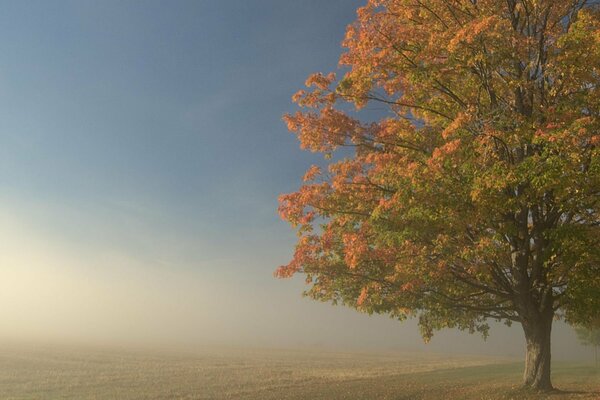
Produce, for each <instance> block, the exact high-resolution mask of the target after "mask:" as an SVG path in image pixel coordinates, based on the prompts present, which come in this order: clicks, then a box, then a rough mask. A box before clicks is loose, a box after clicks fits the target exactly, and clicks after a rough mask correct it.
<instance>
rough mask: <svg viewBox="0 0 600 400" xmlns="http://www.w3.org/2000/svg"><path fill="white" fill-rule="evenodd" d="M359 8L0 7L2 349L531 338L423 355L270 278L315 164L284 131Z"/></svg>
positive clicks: (309, 2)
mask: <svg viewBox="0 0 600 400" xmlns="http://www.w3.org/2000/svg"><path fill="white" fill-rule="evenodd" d="M362 3H363V2H362V1H354V0H327V1H321V0H303V1H291V0H290V1H282V0H253V1H247V0H246V1H233V0H227V1H217V0H213V1H169V2H166V1H143V2H142V1H102V2H99V1H53V2H48V1H18V2H16V1H15V2H4V3H3V5H2V13H0V49H1V54H2V57H0V186H1V188H0V218H1V219H2V221H3V224H2V228H0V230H1V231H0V312H1V313H2V314H3V318H0V320H2V322H0V336H7V337H9V336H10V337H13V338H14V337H31V338H36V337H38V338H39V337H44V336H47V337H52V338H55V339H64V340H72V339H73V340H74V339H77V338H87V337H89V338H92V339H94V340H100V341H107V342H110V341H111V340H115V341H116V340H125V341H129V342H143V341H147V342H163V343H164V342H182V343H220V344H250V345H257V346H268V345H275V346H298V345H300V346H302V345H314V344H317V345H322V346H326V347H330V348H334V347H335V346H341V347H352V348H363V347H382V346H383V347H398V348H411V349H419V350H425V349H428V350H431V351H443V350H447V346H446V345H447V343H453V346H455V347H456V349H457V351H471V350H473V349H475V350H480V351H489V352H495V353H504V352H508V353H510V354H516V353H518V352H519V351H520V349H521V347H522V346H521V343H520V338H521V332H520V331H518V329H519V328H515V329H513V330H511V331H508V330H506V329H499V332H500V334H499V335H497V336H496V339H493V338H494V336H492V339H491V341H490V343H488V344H484V343H483V342H481V341H480V340H479V339H476V344H475V345H474V344H473V343H474V342H473V338H471V337H469V336H465V335H458V334H454V333H446V334H444V335H445V336H444V335H442V336H441V337H442V338H445V339H440V340H438V341H437V342H436V340H435V339H434V343H433V344H432V345H431V346H429V347H424V346H423V344H422V342H421V341H420V339H419V336H418V333H417V330H416V328H415V324H414V323H413V322H409V323H407V324H404V325H400V324H398V323H396V322H394V321H391V320H389V319H387V318H386V317H367V316H365V315H361V314H358V313H356V312H354V311H351V310H346V309H341V308H334V307H331V306H327V305H324V304H318V303H313V302H310V301H308V300H306V299H302V298H301V296H300V292H301V290H302V284H301V282H300V281H301V279H297V280H292V281H278V280H275V279H274V278H273V277H272V272H273V270H274V269H275V267H277V266H278V265H280V264H282V263H285V262H287V261H288V259H289V257H290V256H291V253H292V251H293V244H294V239H295V235H294V233H293V232H292V231H291V229H290V228H289V227H288V226H287V225H286V224H285V223H284V222H282V221H280V220H279V217H278V216H277V212H276V208H277V196H278V195H279V194H280V193H283V192H289V191H292V190H294V189H295V188H297V187H298V185H299V183H300V177H301V176H302V174H303V173H304V170H305V169H306V168H307V167H308V166H309V165H310V164H311V163H313V162H315V161H316V160H318V159H319V158H318V157H317V156H315V155H311V154H308V153H305V152H301V151H300V150H299V148H298V143H297V141H296V139H295V137H294V136H293V135H291V134H289V133H288V132H287V131H286V129H285V126H284V124H283V123H282V122H281V116H282V114H284V113H285V112H288V111H291V110H293V109H294V108H293V105H292V103H291V101H290V97H291V95H292V94H293V93H294V92H295V91H296V90H298V89H300V88H301V87H302V84H303V82H304V80H305V79H306V77H307V76H308V75H309V74H310V73H313V72H328V71H331V70H334V69H335V67H336V65H337V60H338V57H339V55H340V53H341V51H342V49H341V47H340V42H341V40H342V38H343V35H344V32H345V27H346V25H347V24H348V23H350V22H351V21H352V20H353V19H354V16H355V10H356V8H357V7H358V6H359V5H361V4H362ZM492 335H494V332H492ZM561 335H562V336H561ZM558 337H559V340H564V341H565V343H568V344H569V346H571V347H572V346H574V344H573V343H574V339H573V335H572V334H571V333H570V331H568V330H567V329H566V328H565V329H562V330H560V329H559V332H558ZM560 338H563V339H560ZM448 340H450V341H451V342H448ZM494 340H496V341H495V342H494ZM507 343H509V345H508V346H507Z"/></svg>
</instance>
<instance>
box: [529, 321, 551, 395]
mask: <svg viewBox="0 0 600 400" xmlns="http://www.w3.org/2000/svg"><path fill="white" fill-rule="evenodd" d="M552 317H553V316H552V315H551V314H550V315H542V316H538V318H534V319H530V320H527V321H524V322H523V330H524V331H525V342H526V351H527V353H526V357H525V372H524V374H523V384H524V386H525V387H527V388H530V389H535V390H544V391H546V390H552V383H551V381H550V336H551V332H552V319H553V318H552Z"/></svg>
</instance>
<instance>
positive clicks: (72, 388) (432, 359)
mask: <svg viewBox="0 0 600 400" xmlns="http://www.w3.org/2000/svg"><path fill="white" fill-rule="evenodd" d="M520 371H521V364H520V363H517V362H515V360H506V359H492V358H483V357H475V356H456V355H453V356H451V355H431V354H415V353H389V354H366V353H355V354H347V353H328V352H316V351H283V350H240V349H219V350H216V349H213V350H204V351H196V352H195V353H193V354H189V353H186V354H183V353H179V354H174V353H157V352H154V353H152V352H142V351H131V350H128V351H125V350H114V349H113V350H108V349H98V348H96V349H89V348H85V349H84V348H77V349H76V348H71V349H65V348H62V349H57V348H39V347H38V348H23V347H12V348H9V347H2V348H0V399H3V400H9V399H78V400H79V399H81V400H84V399H95V400H104V399H115V400H117V399H118V400H121V399H123V400H127V399H157V400H158V399H161V400H164V399H189V400H191V399H197V400H203V399H204V400H208V399H240V400H250V399H252V400H258V399H260V400H263V399H264V400H269V399H273V400H275V399H282V400H283V399H289V400H292V399H297V400H299V399H311V400H313V399H328V400H337V399H389V400H400V399H440V398H443V399H523V398H531V399H545V398H551V399H556V400H558V399H563V398H564V399H572V398H573V399H600V371H599V370H596V369H594V368H592V367H590V366H588V367H584V366H578V365H570V364H561V363H555V368H554V383H555V385H556V386H558V387H559V388H560V389H562V390H563V391H562V392H558V393H555V394H552V395H550V396H540V395H529V394H525V393H523V392H521V391H519V390H518V382H519V380H520Z"/></svg>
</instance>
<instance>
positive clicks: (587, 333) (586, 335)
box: [575, 318, 600, 368]
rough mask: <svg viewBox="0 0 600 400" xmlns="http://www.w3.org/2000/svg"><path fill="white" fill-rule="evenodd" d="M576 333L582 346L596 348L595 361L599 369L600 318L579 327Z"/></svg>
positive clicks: (576, 328)
mask: <svg viewBox="0 0 600 400" xmlns="http://www.w3.org/2000/svg"><path fill="white" fill-rule="evenodd" d="M575 332H576V333H577V337H578V338H579V341H580V342H581V344H583V345H585V346H593V347H594V360H595V365H596V368H598V347H599V346H600V318H598V319H596V320H594V321H592V323H590V324H588V325H577V326H576V327H575Z"/></svg>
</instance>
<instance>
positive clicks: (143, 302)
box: [0, 202, 589, 359]
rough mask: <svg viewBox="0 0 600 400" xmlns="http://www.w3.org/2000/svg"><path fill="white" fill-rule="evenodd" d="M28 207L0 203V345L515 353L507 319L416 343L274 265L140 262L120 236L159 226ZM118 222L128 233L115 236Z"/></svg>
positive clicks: (517, 343) (557, 349)
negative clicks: (317, 294)
mask: <svg viewBox="0 0 600 400" xmlns="http://www.w3.org/2000/svg"><path fill="white" fill-rule="evenodd" d="M34 205H35V203H30V204H24V205H23V204H20V205H16V204H8V205H7V204H6V202H5V204H4V206H3V208H2V212H1V213H0V216H1V219H2V221H3V222H2V224H3V229H2V231H1V235H0V265H2V269H0V314H1V315H2V318H1V319H0V332H1V335H0V340H2V341H3V342H5V343H14V342H26V343H45V344H54V343H56V344H94V345H97V344H100V345H104V346H127V347H130V348H146V349H147V348H156V349H178V350H183V351H187V350H189V351H195V350H197V349H200V348H207V347H210V348H219V347H223V346H243V347H254V348H256V347H258V348H311V349H321V350H326V351H377V352H381V351H398V350H400V351H417V352H442V353H448V352H450V353H465V354H485V355H502V356H509V357H516V358H520V357H521V355H522V351H523V343H522V333H521V330H520V327H519V326H518V325H515V326H514V327H513V328H507V327H505V326H503V325H498V324H494V326H493V328H492V331H491V336H490V337H489V338H488V340H487V341H483V340H482V339H481V337H480V336H477V335H469V334H466V333H460V332H457V331H452V330H450V331H442V332H440V333H438V334H437V335H436V336H435V337H434V339H433V341H432V342H431V343H430V344H427V345H426V344H424V343H423V341H422V339H421V338H420V337H419V335H418V329H417V327H416V324H415V322H414V321H407V322H403V323H399V322H397V321H394V320H391V319H389V318H387V317H385V316H367V315H364V314H360V313H358V312H356V311H353V310H350V309H346V308H343V307H333V306H331V305H328V304H324V303H317V302H313V301H310V300H308V299H305V298H302V297H301V296H300V293H301V290H302V288H303V284H302V282H300V280H299V279H298V280H291V281H290V280H283V281H282V280H277V279H275V278H273V277H272V276H271V274H270V269H272V268H273V267H274V265H266V266H265V267H266V268H256V266H253V265H251V263H248V264H246V265H243V264H240V263H237V262H235V260H233V261H232V260H230V261H228V260H227V259H226V258H224V259H221V260H218V259H213V260H212V261H211V260H203V259H202V257H200V256H199V257H198V259H196V260H194V259H193V257H191V259H190V260H188V263H184V262H183V261H182V260H181V259H180V258H179V259H178V257H175V256H173V260H170V259H169V257H168V252H164V250H165V249H162V250H163V253H162V257H163V258H157V259H151V258H149V257H144V256H143V255H141V254H136V253H135V251H132V250H130V251H127V250H125V249H126V248H127V240H128V238H129V239H131V237H132V236H136V237H140V236H144V237H145V239H143V240H142V242H147V243H154V244H156V243H160V242H161V241H162V242H163V243H164V244H165V246H167V242H168V241H167V240H166V239H165V237H164V232H163V233H162V236H163V237H162V238H161V232H156V231H152V230H151V229H150V230H149V231H146V232H139V231H137V230H136V229H135V225H136V224H135V223H132V221H124V220H123V219H119V218H117V217H116V216H114V215H113V216H112V219H110V218H108V216H107V215H100V216H98V215H97V216H95V217H94V218H90V217H89V216H88V218H87V219H86V216H85V215H83V214H81V213H78V212H75V211H73V210H70V211H69V210H66V209H64V208H60V207H58V208H56V209H52V208H48V207H47V206H43V207H41V206H39V205H38V206H37V208H36V207H35V206H34ZM25 210H27V212H25ZM59 210H60V213H59V214H58V215H60V218H56V215H54V216H53V213H57V212H58V211H59ZM80 224H81V226H84V227H85V228H82V229H83V231H80V232H78V235H79V234H83V233H85V232H87V234H85V235H82V236H78V235H71V236H69V235H65V232H68V231H69V230H70V229H71V228H73V227H74V226H79V225H80ZM126 226H129V230H130V233H129V236H128V235H126V234H124V233H123V230H126ZM107 227H112V228H111V229H114V231H112V232H111V231H110V229H108V230H106V229H107ZM147 228H148V227H147ZM149 228H152V227H151V226H150V227H149ZM61 232H62V233H61ZM86 236H87V238H86ZM101 238H104V239H101ZM182 240H183V239H182ZM187 246H190V247H194V246H195V245H194V243H180V246H179V247H178V249H179V251H180V252H182V253H184V254H185V253H186V252H189V250H190V249H186V247H187ZM134 247H135V246H134ZM167 247H168V246H167ZM160 253H161V251H158V250H156V249H155V254H160ZM282 253H285V251H282ZM282 261H283V260H282ZM267 262H273V261H271V260H267ZM257 270H258V271H260V272H257ZM553 340H554V341H553V346H554V354H553V355H554V357H555V359H587V358H589V357H588V356H587V353H586V349H585V348H583V347H582V346H580V345H579V344H578V343H577V340H576V338H575V336H574V334H573V332H572V330H571V328H569V327H567V326H566V325H564V324H562V323H556V324H555V329H554V335H553Z"/></svg>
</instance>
